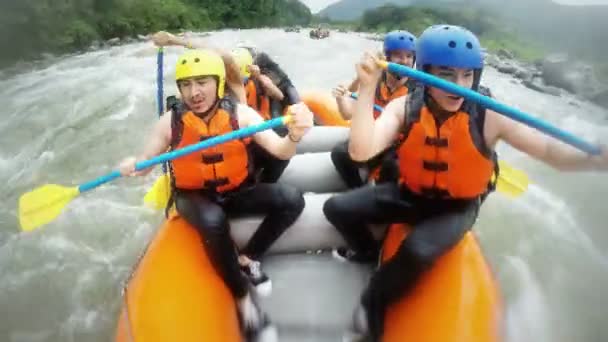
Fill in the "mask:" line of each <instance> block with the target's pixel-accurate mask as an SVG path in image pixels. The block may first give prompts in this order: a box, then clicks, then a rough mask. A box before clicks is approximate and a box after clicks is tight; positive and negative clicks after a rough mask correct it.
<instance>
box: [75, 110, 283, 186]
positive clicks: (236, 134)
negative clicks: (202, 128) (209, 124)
mask: <svg viewBox="0 0 608 342" xmlns="http://www.w3.org/2000/svg"><path fill="white" fill-rule="evenodd" d="M287 118H288V117H287V116H283V117H279V118H275V119H272V120H268V121H264V122H263V123H261V124H259V125H254V126H249V127H245V128H241V129H239V130H236V131H232V132H230V133H227V134H223V135H218V136H216V137H213V138H210V139H207V140H204V141H201V142H199V143H196V144H193V145H189V146H186V147H184V148H180V149H179V150H175V151H171V152H167V153H163V154H161V155H159V156H156V157H154V158H151V159H148V160H144V161H141V162H139V163H136V164H135V170H136V171H140V170H143V169H147V168H149V167H150V166H154V165H156V164H160V163H164V162H166V161H169V160H173V159H177V158H179V157H182V156H185V155H187V154H190V153H193V152H196V151H199V150H202V149H205V148H209V147H212V146H215V145H219V144H223V143H225V142H227V141H230V140H235V139H241V138H245V137H247V136H250V135H254V134H256V133H259V132H262V131H265V130H268V129H273V128H277V127H280V126H282V125H284V124H285V123H286V122H285V120H287ZM120 176H121V174H120V171H118V170H115V171H112V172H110V173H108V174H107V175H105V176H101V177H99V178H97V179H95V180H92V181H90V182H87V183H84V184H81V185H80V186H79V187H78V191H80V193H83V192H85V191H89V190H91V189H94V188H96V187H98V186H100V185H102V184H105V183H107V182H110V181H112V180H114V179H116V178H119V177H120Z"/></svg>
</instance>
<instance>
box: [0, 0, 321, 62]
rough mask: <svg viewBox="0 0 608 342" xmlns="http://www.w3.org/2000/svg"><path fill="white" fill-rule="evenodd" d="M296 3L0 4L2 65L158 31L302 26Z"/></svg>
mask: <svg viewBox="0 0 608 342" xmlns="http://www.w3.org/2000/svg"><path fill="white" fill-rule="evenodd" d="M311 17H312V15H311V13H310V10H309V9H308V7H306V6H305V5H304V4H302V3H301V2H299V1H298V0H249V1H241V0H222V1H211V0H18V1H3V2H1V3H0V43H1V44H2V46H3V51H2V53H1V54H0V65H6V64H9V63H13V62H15V61H17V60H22V59H32V58H36V57H37V56H39V55H40V53H42V52H51V53H62V52H69V51H73V50H78V49H83V48H86V47H88V46H89V45H90V44H91V43H92V42H93V41H96V40H106V39H111V38H114V37H118V38H124V37H134V36H136V35H138V34H141V35H146V34H148V33H150V32H156V31H159V30H168V31H179V30H198V31H205V30H216V29H222V28H236V27H238V28H252V27H273V26H282V25H306V24H308V23H309V22H310V20H311Z"/></svg>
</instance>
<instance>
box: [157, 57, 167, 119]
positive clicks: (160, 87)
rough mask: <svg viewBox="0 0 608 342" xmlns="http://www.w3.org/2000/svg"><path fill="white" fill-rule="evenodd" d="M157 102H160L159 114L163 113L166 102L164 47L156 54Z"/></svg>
mask: <svg viewBox="0 0 608 342" xmlns="http://www.w3.org/2000/svg"><path fill="white" fill-rule="evenodd" d="M156 88H157V92H156V102H157V104H158V116H161V115H163V112H164V107H165V106H164V103H163V48H162V47H161V48H158V54H157V55H156Z"/></svg>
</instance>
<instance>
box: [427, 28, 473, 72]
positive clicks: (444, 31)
mask: <svg viewBox="0 0 608 342" xmlns="http://www.w3.org/2000/svg"><path fill="white" fill-rule="evenodd" d="M416 50H417V60H418V63H417V66H418V69H420V70H424V68H425V67H426V66H428V65H437V66H446V67H453V68H463V69H483V51H482V48H481V44H480V43H479V39H477V37H476V36H475V35H474V34H473V33H472V32H471V31H469V30H467V29H465V28H462V27H460V26H452V25H434V26H431V27H429V28H427V29H426V30H424V32H422V34H421V35H420V38H418V42H417V43H416Z"/></svg>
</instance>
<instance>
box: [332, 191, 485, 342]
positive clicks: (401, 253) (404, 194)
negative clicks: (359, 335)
mask: <svg viewBox="0 0 608 342" xmlns="http://www.w3.org/2000/svg"><path fill="white" fill-rule="evenodd" d="M478 210H479V201H478V200H445V199H427V198H424V197H420V196H417V195H414V194H412V193H411V192H410V191H408V190H404V189H400V187H399V186H398V185H397V184H396V183H382V184H379V185H377V186H364V187H361V188H358V189H354V190H351V191H348V192H346V193H343V194H340V195H336V196H334V197H332V198H330V199H329V200H327V202H326V203H325V205H324V208H323V211H324V213H325V215H326V217H327V219H328V220H329V221H330V222H331V223H332V224H333V225H334V226H335V227H336V228H337V229H338V231H339V232H340V233H341V234H342V236H343V237H344V239H345V240H346V242H347V243H348V244H349V246H350V247H351V248H353V249H355V250H356V251H358V252H369V251H378V250H379V243H378V242H376V241H375V240H374V239H373V236H372V234H371V232H370V231H369V229H368V227H367V225H368V224H370V223H397V222H405V223H409V224H410V225H412V228H413V230H412V232H411V233H410V234H409V235H408V236H407V237H406V239H405V240H404V241H403V242H402V243H401V246H400V247H399V249H398V251H397V253H396V254H395V256H394V257H393V258H392V259H390V260H389V261H388V262H386V263H384V264H383V265H382V266H380V267H379V268H378V270H377V271H376V272H375V273H374V275H373V276H372V278H371V280H370V283H369V285H368V287H367V289H366V290H365V291H364V293H363V296H362V304H363V305H364V307H365V308H366V309H367V313H368V322H369V325H370V331H371V333H372V337H373V338H374V340H375V341H376V340H378V339H379V338H380V336H382V329H383V327H384V315H385V313H386V308H387V307H388V305H389V304H390V303H393V302H394V301H396V300H397V299H399V298H401V297H402V296H403V295H405V294H406V293H407V292H408V291H409V290H410V289H411V288H412V287H413V286H414V285H415V284H416V281H417V280H418V279H419V278H420V276H421V275H422V274H423V273H424V272H425V271H426V270H428V269H429V268H430V267H431V266H432V265H433V263H434V262H435V261H436V260H437V259H438V258H439V257H440V256H441V255H443V254H444V253H445V252H446V251H448V250H449V249H450V248H452V247H453V246H455V245H456V244H457V243H458V242H459V241H460V240H461V239H462V237H463V236H464V234H465V233H466V232H467V231H468V230H469V229H470V227H471V226H472V225H473V224H474V222H475V219H476V218H477V213H478Z"/></svg>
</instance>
